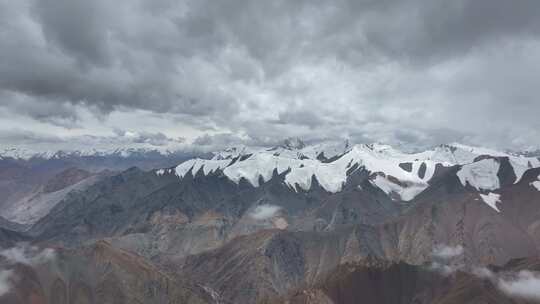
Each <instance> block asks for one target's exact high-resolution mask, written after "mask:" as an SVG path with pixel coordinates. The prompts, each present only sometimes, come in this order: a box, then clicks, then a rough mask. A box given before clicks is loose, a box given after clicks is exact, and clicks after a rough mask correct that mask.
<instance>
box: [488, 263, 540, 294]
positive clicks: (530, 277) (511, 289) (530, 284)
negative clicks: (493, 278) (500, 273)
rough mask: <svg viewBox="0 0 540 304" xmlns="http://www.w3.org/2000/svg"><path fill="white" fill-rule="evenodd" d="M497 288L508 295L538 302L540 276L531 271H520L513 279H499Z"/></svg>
mask: <svg viewBox="0 0 540 304" xmlns="http://www.w3.org/2000/svg"><path fill="white" fill-rule="evenodd" d="M498 286H499V288H500V289H501V290H502V291H503V292H505V293H506V294H508V295H511V296H515V297H520V298H526V299H532V300H540V274H538V273H535V272H531V271H526V270H524V271H520V272H519V273H518V274H517V277H515V278H510V279H506V278H501V279H499V283H498Z"/></svg>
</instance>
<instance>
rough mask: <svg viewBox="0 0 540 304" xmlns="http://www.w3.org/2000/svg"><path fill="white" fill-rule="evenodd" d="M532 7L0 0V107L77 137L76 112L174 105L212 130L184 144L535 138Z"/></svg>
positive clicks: (538, 44) (498, 3)
mask: <svg viewBox="0 0 540 304" xmlns="http://www.w3.org/2000/svg"><path fill="white" fill-rule="evenodd" d="M539 15H540V2H539V1H535V0H516V1H505V0H469V1H466V0H456V1H444V0H429V1H428V0H403V1H391V0H360V1H353V0H334V1H319V0H316V1H312V0H309V1H308V0H300V1H284V0H283V1H241V0H227V1H217V2H216V1H209V0H208V1H207V0H197V1H189V0H188V1H173V0H156V1H144V0H119V1H106V0H96V1H86V0H21V1H10V0H0V41H2V44H1V45H0V58H2V60H0V110H2V111H4V112H5V113H7V114H6V115H5V116H4V117H9V116H10V113H11V114H13V115H14V116H16V115H22V116H26V117H29V118H31V119H34V120H35V121H36V122H39V123H48V124H51V125H55V126H60V127H64V128H80V129H83V130H84V131H86V132H87V133H88V134H92V133H93V129H94V128H95V127H96V125H95V122H93V123H90V122H88V121H87V118H85V117H86V116H84V113H86V112H89V113H92V115H95V116H100V117H101V118H100V119H103V120H105V118H103V117H107V115H108V114H110V113H113V112H115V111H125V112H129V111H136V110H144V111H148V112H150V113H168V114H171V115H173V114H174V115H177V116H175V117H177V119H180V120H181V121H182V122H183V123H185V124H189V125H190V126H192V127H193V128H194V129H197V130H199V131H201V132H203V133H205V132H207V131H208V130H211V131H212V134H214V135H207V137H205V136H200V137H198V138H197V139H196V140H195V144H198V145H216V143H217V144H226V142H230V143H235V142H242V143H248V144H260V143H271V142H274V141H275V140H277V138H278V137H279V138H283V137H287V136H301V137H304V138H307V139H312V140H314V139H316V138H321V139H322V138H332V137H350V138H353V139H355V138H357V139H359V140H362V141H363V140H372V141H387V142H390V143H409V144H421V145H427V144H436V143H440V142H446V141H450V140H465V141H466V140H469V141H472V142H473V143H475V142H476V143H479V144H484V143H485V144H490V145H499V146H504V145H509V146H514V147H526V146H531V145H540V141H539V140H538V138H540V134H538V131H534V130H535V129H538V128H539V127H540V123H539V120H538V119H537V117H536V114H535V113H539V112H540V101H539V100H538V98H537V96H538V94H537V92H536V86H537V85H536V83H535V78H536V75H538V73H539V72H540V55H539V54H540V41H539V40H540V38H539V37H540V18H538V16H539ZM178 117H180V118H178ZM516 117H517V118H518V119H516ZM177 122H178V121H177V120H175V121H168V122H164V123H163V124H164V125H167V126H168V128H169V129H171V128H173V127H174V125H175V124H176V123H177ZM28 128H29V129H30V130H31V129H32V128H33V127H32V126H31V125H29V126H28ZM34 128H36V127H34ZM0 131H2V130H0ZM112 131H114V130H111V132H112ZM137 131H138V133H137V134H138V137H136V139H132V140H139V141H141V142H145V141H148V143H149V144H156V145H159V144H165V142H166V141H169V140H171V141H173V142H174V141H175V140H176V139H175V138H177V136H168V135H166V134H165V133H163V132H162V133H161V134H158V133H159V132H158V133H156V132H147V131H146V130H145V125H144V124H141V126H140V130H137ZM150 133H152V135H151V134H150ZM216 133H217V135H216ZM500 134H504V135H500ZM116 135H117V136H122V134H116ZM197 136H198V135H196V136H193V137H194V138H196V137H197ZM3 143H9V141H6V140H4V141H3Z"/></svg>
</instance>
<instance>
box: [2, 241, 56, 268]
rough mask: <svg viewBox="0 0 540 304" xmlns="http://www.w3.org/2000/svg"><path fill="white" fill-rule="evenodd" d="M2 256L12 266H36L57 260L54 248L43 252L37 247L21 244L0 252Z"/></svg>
mask: <svg viewBox="0 0 540 304" xmlns="http://www.w3.org/2000/svg"><path fill="white" fill-rule="evenodd" d="M0 256H2V257H4V258H5V259H6V260H7V262H8V263H10V264H16V263H21V264H25V265H29V266H35V265H40V264H44V263H47V262H49V261H52V260H54V259H55V258H56V252H55V251H54V249H52V248H45V249H43V250H41V249H40V248H38V247H36V246H30V245H28V244H19V245H17V246H15V247H12V248H9V249H4V250H2V251H0Z"/></svg>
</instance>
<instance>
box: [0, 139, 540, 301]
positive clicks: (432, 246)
mask: <svg viewBox="0 0 540 304" xmlns="http://www.w3.org/2000/svg"><path fill="white" fill-rule="evenodd" d="M0 193H3V194H4V195H3V196H2V197H3V198H2V199H1V200H0V207H2V208H0V216H2V217H3V219H1V220H0V227H1V228H0V246H1V247H3V248H4V249H3V250H2V251H0V264H1V265H3V268H2V269H4V270H1V271H2V272H0V302H1V301H2V300H3V301H9V302H6V303H54V304H56V303H314V304H315V303H321V304H322V303H335V304H337V303H344V304H348V303H358V301H357V299H358V298H360V297H361V298H362V299H364V300H363V302H362V303H447V304H451V303H537V302H538V301H540V293H539V292H538V290H540V276H538V274H537V272H536V271H540V267H539V266H538V265H540V263H539V262H538V256H539V254H540V159H539V158H538V157H537V156H536V155H535V154H534V153H512V152H501V151H496V150H491V149H487V148H480V147H470V146H466V145H462V144H447V145H440V146H436V147H433V148H432V149H428V150H425V151H418V152H413V153H412V152H402V151H399V150H397V149H395V148H393V147H391V146H388V145H383V144H356V145H355V144H351V143H349V142H347V141H343V142H341V141H338V142H324V143H319V144H313V145H306V144H305V143H303V142H302V141H301V140H298V139H289V140H286V141H285V142H284V143H283V144H282V145H278V146H274V147H256V148H255V147H234V148H229V149H225V150H223V151H218V152H215V153H213V154H211V155H208V154H200V155H198V154H197V155H194V154H190V155H188V154H187V153H180V152H174V153H165V154H162V153H159V152H155V151H154V152H151V151H150V152H148V151H146V152H143V151H138V152H137V153H133V154H130V153H124V154H122V153H120V152H118V153H116V152H115V153H112V154H100V155H96V154H92V155H88V154H87V153H78V152H73V153H53V154H47V155H43V154H41V155H40V156H32V157H18V156H17V154H16V153H14V152H13V151H12V152H11V153H10V154H9V153H8V154H1V153H0ZM44 257H47V258H44ZM535 284H537V285H535ZM2 287H5V288H4V289H2ZM535 287H538V288H537V289H536V292H535ZM531 288H532V290H531ZM386 289H391V290H393V291H395V292H392V293H391V294H388V293H387V292H385V290H386ZM3 290H5V291H3ZM2 291H3V292H2Z"/></svg>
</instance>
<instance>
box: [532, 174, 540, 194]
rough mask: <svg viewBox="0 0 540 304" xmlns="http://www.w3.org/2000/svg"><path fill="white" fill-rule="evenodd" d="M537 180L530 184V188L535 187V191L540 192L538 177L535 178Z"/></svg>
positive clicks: (539, 179) (539, 178) (539, 177)
mask: <svg viewBox="0 0 540 304" xmlns="http://www.w3.org/2000/svg"><path fill="white" fill-rule="evenodd" d="M537 179H538V180H536V181H534V182H532V183H531V186H533V187H535V188H536V190H538V191H540V175H538V177H537Z"/></svg>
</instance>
